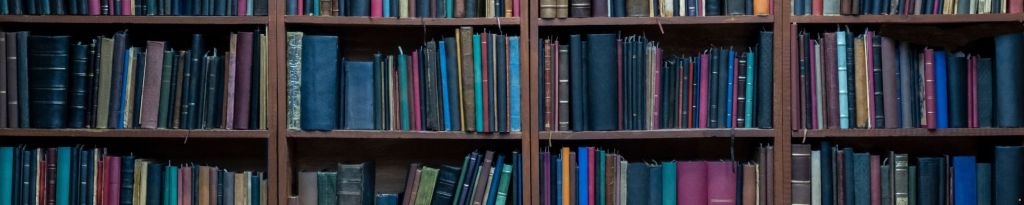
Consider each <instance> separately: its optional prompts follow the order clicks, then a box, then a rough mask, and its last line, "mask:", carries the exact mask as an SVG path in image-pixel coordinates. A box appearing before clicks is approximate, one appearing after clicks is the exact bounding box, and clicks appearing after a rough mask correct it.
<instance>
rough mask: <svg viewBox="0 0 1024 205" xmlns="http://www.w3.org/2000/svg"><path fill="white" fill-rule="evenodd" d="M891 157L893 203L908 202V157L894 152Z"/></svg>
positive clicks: (909, 173) (898, 204)
mask: <svg viewBox="0 0 1024 205" xmlns="http://www.w3.org/2000/svg"><path fill="white" fill-rule="evenodd" d="M894 156H895V157H893V175H892V180H893V183H892V184H893V188H892V192H893V199H894V201H895V202H896V203H895V204H897V205H900V204H908V203H909V202H910V198H909V197H910V193H909V192H910V175H916V174H917V173H911V172H910V170H909V168H910V158H909V157H908V156H907V154H896V155H894Z"/></svg>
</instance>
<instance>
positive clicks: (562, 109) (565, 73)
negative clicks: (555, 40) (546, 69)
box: [554, 45, 576, 131]
mask: <svg viewBox="0 0 1024 205" xmlns="http://www.w3.org/2000/svg"><path fill="white" fill-rule="evenodd" d="M570 54H571V53H570V52H569V46H568V45H558V55H557V56H556V57H555V59H557V60H556V61H557V63H558V65H557V66H555V73H554V74H555V79H557V80H558V81H557V83H556V84H555V87H556V88H555V94H554V95H555V97H556V98H557V99H556V102H557V103H556V104H557V106H556V107H555V110H556V112H555V116H556V117H555V120H557V122H558V126H557V127H556V128H555V129H556V130H558V131H567V130H570V127H569V126H570V125H569V124H570V123H573V122H576V121H571V120H569V119H570V118H571V117H570V116H569V113H570V111H569V109H570V107H569V102H570V100H571V99H570V98H569V92H570V89H569V85H570V84H569V83H570V79H569V75H570V74H569V70H570V68H569V66H570V65H569V64H570V63H569V62H570V56H569V55H570Z"/></svg>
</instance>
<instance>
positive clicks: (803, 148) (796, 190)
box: [791, 144, 811, 204]
mask: <svg viewBox="0 0 1024 205" xmlns="http://www.w3.org/2000/svg"><path fill="white" fill-rule="evenodd" d="M792 149H793V154H792V158H793V175H792V176H793V181H792V182H791V183H792V187H793V188H792V189H793V203H794V204H811V145H808V144H794V145H792Z"/></svg>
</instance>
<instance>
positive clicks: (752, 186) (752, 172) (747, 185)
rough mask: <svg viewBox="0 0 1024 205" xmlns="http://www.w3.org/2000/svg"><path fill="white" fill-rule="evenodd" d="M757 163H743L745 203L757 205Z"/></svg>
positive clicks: (744, 204) (743, 195) (746, 204)
mask: <svg viewBox="0 0 1024 205" xmlns="http://www.w3.org/2000/svg"><path fill="white" fill-rule="evenodd" d="M756 172H757V164H744V165H743V194H742V195H741V196H742V197H743V198H742V199H743V205H757V180H758V179H757V174H756Z"/></svg>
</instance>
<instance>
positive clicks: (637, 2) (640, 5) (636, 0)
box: [626, 0, 651, 17]
mask: <svg viewBox="0 0 1024 205" xmlns="http://www.w3.org/2000/svg"><path fill="white" fill-rule="evenodd" d="M650 4H651V1H649V0H626V16H629V17H649V16H650V13H651V7H650V6H651V5H650Z"/></svg>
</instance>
